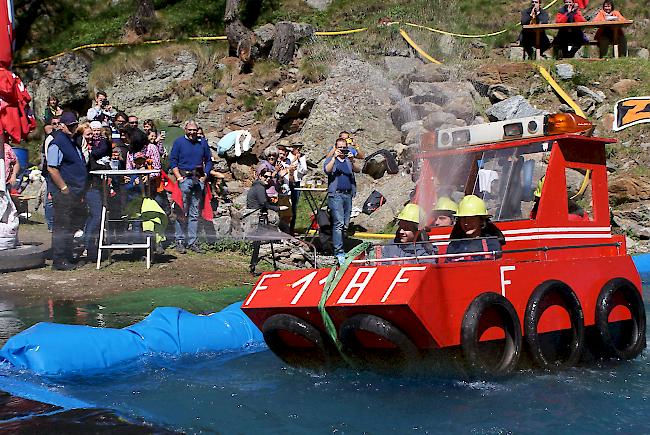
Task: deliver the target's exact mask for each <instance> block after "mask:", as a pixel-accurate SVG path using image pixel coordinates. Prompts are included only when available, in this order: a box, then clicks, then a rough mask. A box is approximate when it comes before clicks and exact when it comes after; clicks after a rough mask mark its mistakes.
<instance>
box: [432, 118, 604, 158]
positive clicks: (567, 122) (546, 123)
mask: <svg viewBox="0 0 650 435" xmlns="http://www.w3.org/2000/svg"><path fill="white" fill-rule="evenodd" d="M592 127H593V125H592V124H591V123H590V122H589V121H587V120H586V119H584V118H581V117H580V116H578V115H575V114H573V113H558V114H555V115H536V116H529V117H526V118H519V119H511V120H507V121H499V122H489V123H486V124H478V125H470V126H467V127H454V128H446V129H442V130H437V131H436V133H437V134H436V139H435V144H436V148H438V149H449V148H458V147H463V146H472V145H480V144H485V143H494V142H503V141H507V140H514V139H526V138H531V137H539V136H545V135H557V134H565V133H575V134H578V133H582V132H584V131H587V130H589V129H590V128H592Z"/></svg>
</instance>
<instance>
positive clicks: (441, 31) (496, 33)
mask: <svg viewBox="0 0 650 435" xmlns="http://www.w3.org/2000/svg"><path fill="white" fill-rule="evenodd" d="M404 24H405V25H407V26H411V27H417V28H419V29H425V30H428V31H430V32H435V33H440V34H443V35H449V36H456V37H458V38H487V37H490V36H497V35H501V34H502V33H506V32H507V31H508V30H509V29H503V30H499V31H498V32H492V33H484V34H482V35H466V34H464V33H452V32H447V31H445V30H439V29H433V28H431V27H427V26H421V25H419V24H413V23H404Z"/></svg>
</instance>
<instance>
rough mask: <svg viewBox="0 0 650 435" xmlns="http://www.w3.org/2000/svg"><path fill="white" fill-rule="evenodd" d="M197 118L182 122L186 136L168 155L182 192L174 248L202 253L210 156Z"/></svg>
mask: <svg viewBox="0 0 650 435" xmlns="http://www.w3.org/2000/svg"><path fill="white" fill-rule="evenodd" d="M198 131H199V125H198V124H197V123H196V121H187V122H186V123H185V136H181V137H179V138H178V139H176V140H175V141H174V145H173V146H172V151H171V153H170V155H169V167H170V168H171V170H172V172H173V174H174V176H175V177H176V181H177V182H178V187H179V188H180V190H181V192H182V193H183V214H182V215H181V216H178V218H177V219H176V223H175V225H176V251H177V252H178V253H180V254H184V253H185V252H186V249H185V247H186V246H187V248H189V249H190V250H191V251H194V252H197V253H203V252H204V251H203V249H201V247H199V246H198V244H197V243H196V241H197V238H198V236H197V233H198V228H199V210H200V206H201V201H202V200H203V189H204V187H205V178H206V174H209V173H210V170H211V169H212V155H211V153H210V148H209V147H208V142H207V141H206V140H205V138H199V137H198V135H197V134H198Z"/></svg>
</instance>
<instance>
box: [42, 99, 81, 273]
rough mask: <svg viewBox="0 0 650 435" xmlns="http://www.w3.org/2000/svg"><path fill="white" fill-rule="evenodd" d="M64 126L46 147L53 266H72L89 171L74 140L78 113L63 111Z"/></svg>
mask: <svg viewBox="0 0 650 435" xmlns="http://www.w3.org/2000/svg"><path fill="white" fill-rule="evenodd" d="M61 123H62V125H61V130H60V131H58V132H57V133H56V134H55V136H54V139H53V140H52V142H51V143H50V145H49V147H48V150H47V165H48V172H49V174H50V177H51V179H52V182H53V184H54V187H55V189H54V191H53V192H52V199H53V202H54V227H53V230H52V259H53V262H52V269H56V270H72V269H74V268H75V265H74V264H72V246H73V245H72V243H73V236H74V232H75V231H76V230H77V228H76V225H75V223H76V218H77V217H78V216H79V214H80V211H81V209H82V204H81V199H82V197H83V194H84V189H85V188H86V179H87V175H88V173H87V171H86V165H85V163H84V160H83V156H82V154H81V150H80V149H79V148H78V147H77V146H76V145H75V143H74V141H73V140H72V134H73V133H72V132H73V131H74V130H75V129H76V127H77V125H78V121H77V115H75V114H74V113H72V112H63V113H62V114H61Z"/></svg>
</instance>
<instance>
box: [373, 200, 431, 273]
mask: <svg viewBox="0 0 650 435" xmlns="http://www.w3.org/2000/svg"><path fill="white" fill-rule="evenodd" d="M422 215H423V213H422V210H421V209H420V206H418V205H417V204H406V206H405V207H404V209H403V210H402V211H401V212H400V214H399V215H398V216H397V231H396V232H395V239H394V240H393V242H392V243H390V244H388V245H385V246H384V247H383V249H382V252H381V256H382V258H393V257H395V258H399V257H422V256H426V255H432V254H434V253H435V249H434V247H433V246H432V245H431V243H429V242H428V241H427V240H428V236H427V234H426V231H424V230H420V220H421V219H420V218H421V217H422ZM409 262H412V263H416V262H423V263H435V262H436V260H435V259H432V258H427V259H423V260H421V261H420V260H409Z"/></svg>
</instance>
